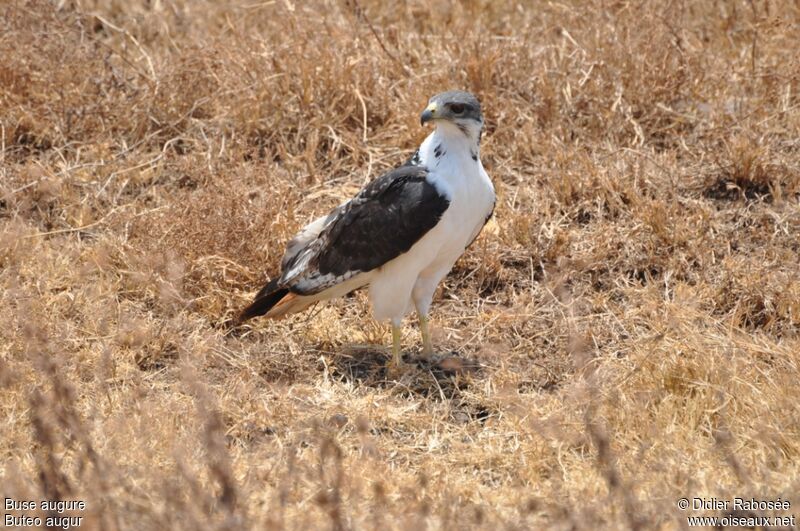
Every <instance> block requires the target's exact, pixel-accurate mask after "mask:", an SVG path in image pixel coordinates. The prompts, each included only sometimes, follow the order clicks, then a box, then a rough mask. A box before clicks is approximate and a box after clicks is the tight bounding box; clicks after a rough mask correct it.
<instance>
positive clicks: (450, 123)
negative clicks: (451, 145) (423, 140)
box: [419, 90, 483, 142]
mask: <svg viewBox="0 0 800 531" xmlns="http://www.w3.org/2000/svg"><path fill="white" fill-rule="evenodd" d="M419 121H420V124H421V125H425V124H426V123H428V122H434V123H435V124H436V126H437V127H443V128H447V129H451V128H452V129H455V130H458V131H460V132H461V133H463V134H464V135H466V136H467V138H469V139H472V140H474V141H476V142H478V141H480V136H481V130H482V129H483V114H481V102H479V101H478V98H476V97H475V96H473V95H472V94H470V93H469V92H464V91H463V90H450V91H447V92H442V93H441V94H437V95H436V96H434V97H432V98H431V99H430V100H428V106H427V107H426V108H425V110H424V111H422V114H421V115H420V117H419Z"/></svg>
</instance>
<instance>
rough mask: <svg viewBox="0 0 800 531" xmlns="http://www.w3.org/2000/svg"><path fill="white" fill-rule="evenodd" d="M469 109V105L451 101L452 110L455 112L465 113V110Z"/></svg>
mask: <svg viewBox="0 0 800 531" xmlns="http://www.w3.org/2000/svg"><path fill="white" fill-rule="evenodd" d="M466 109H467V106H466V105H464V104H463V103H451V104H450V110H451V111H453V114H463V113H464V111H465V110H466Z"/></svg>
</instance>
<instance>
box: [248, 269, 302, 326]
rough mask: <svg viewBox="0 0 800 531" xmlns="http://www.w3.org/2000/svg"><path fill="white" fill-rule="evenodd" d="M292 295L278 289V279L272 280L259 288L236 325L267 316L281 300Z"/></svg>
mask: <svg viewBox="0 0 800 531" xmlns="http://www.w3.org/2000/svg"><path fill="white" fill-rule="evenodd" d="M292 295H293V294H292V293H290V292H289V289H288V288H279V287H278V278H274V279H273V280H271V281H270V282H269V283H268V284H267V285H266V286H264V287H263V288H261V291H259V292H258V293H257V294H256V297H255V299H254V300H253V302H252V303H250V305H249V306H248V307H247V308H245V309H244V310H242V312H241V313H240V314H239V317H238V319H237V324H241V323H243V322H245V321H247V320H248V319H252V318H253V317H258V316H259V315H265V314H268V313H269V312H270V310H272V309H273V308H274V307H275V306H276V305H278V304H280V303H281V301H282V300H283V299H285V298H290V297H291V296H292ZM281 315H282V314H281ZM269 317H272V316H269ZM276 317H277V315H276Z"/></svg>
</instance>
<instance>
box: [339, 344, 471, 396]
mask: <svg viewBox="0 0 800 531" xmlns="http://www.w3.org/2000/svg"><path fill="white" fill-rule="evenodd" d="M326 358H327V360H326V364H327V368H328V371H329V373H330V374H331V376H332V377H334V378H339V379H342V380H344V381H347V382H351V383H358V384H360V385H367V386H370V387H380V388H389V387H394V388H397V389H399V390H400V391H404V392H408V393H409V394H413V395H417V396H423V397H430V398H433V399H452V398H456V397H457V396H458V394H459V392H460V391H461V390H463V389H465V388H466V387H467V386H468V385H469V384H470V382H471V381H472V380H473V378H474V377H475V376H476V375H477V374H479V373H480V372H481V371H482V367H481V364H480V363H479V362H478V361H477V360H476V359H472V358H468V357H464V356H462V355H460V354H459V353H457V352H446V353H439V354H434V355H433V356H431V357H430V359H425V358H423V357H422V356H420V355H419V354H416V353H410V352H405V353H403V361H404V362H405V365H404V366H403V367H402V368H401V369H400V370H399V371H397V372H392V371H390V369H389V360H390V359H391V354H390V353H389V352H387V351H386V350H384V349H380V348H376V347H374V346H370V345H364V346H361V345H353V346H347V347H343V348H340V349H338V350H337V351H335V352H330V351H328V356H327V357H326Z"/></svg>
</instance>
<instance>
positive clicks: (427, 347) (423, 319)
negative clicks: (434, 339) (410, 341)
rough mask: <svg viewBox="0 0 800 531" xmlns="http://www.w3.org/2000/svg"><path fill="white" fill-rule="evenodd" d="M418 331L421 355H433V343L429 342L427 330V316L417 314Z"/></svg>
mask: <svg viewBox="0 0 800 531" xmlns="http://www.w3.org/2000/svg"><path fill="white" fill-rule="evenodd" d="M419 331H420V333H421V334H422V356H423V357H424V358H430V357H431V356H433V343H431V333H430V330H428V317H427V316H425V315H420V316H419Z"/></svg>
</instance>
